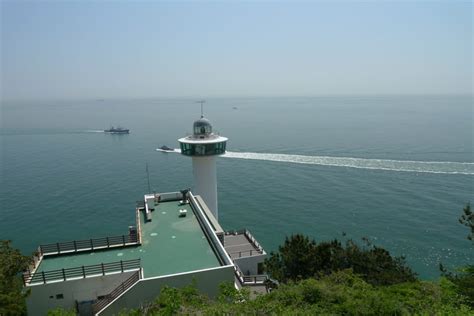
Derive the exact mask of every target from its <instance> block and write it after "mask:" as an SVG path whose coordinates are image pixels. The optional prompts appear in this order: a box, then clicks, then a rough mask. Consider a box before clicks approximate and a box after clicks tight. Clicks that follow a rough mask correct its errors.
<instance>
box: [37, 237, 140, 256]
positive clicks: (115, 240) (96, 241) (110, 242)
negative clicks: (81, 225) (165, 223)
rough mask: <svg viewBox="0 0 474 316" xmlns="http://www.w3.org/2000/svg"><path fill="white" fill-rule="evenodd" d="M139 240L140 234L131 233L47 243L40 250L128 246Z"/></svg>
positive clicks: (78, 249) (64, 250) (52, 252)
mask: <svg viewBox="0 0 474 316" xmlns="http://www.w3.org/2000/svg"><path fill="white" fill-rule="evenodd" d="M138 241H139V236H137V235H130V234H129V235H121V236H112V237H103V238H91V239H86V240H73V241H66V242H57V243H52V244H45V245H40V246H39V251H40V254H41V255H51V254H61V253H62V252H67V253H70V252H78V251H84V250H94V249H98V248H99V249H102V248H110V247H116V246H126V245H127V244H138Z"/></svg>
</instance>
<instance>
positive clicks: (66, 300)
mask: <svg viewBox="0 0 474 316" xmlns="http://www.w3.org/2000/svg"><path fill="white" fill-rule="evenodd" d="M134 272H135V271H133V272H124V273H116V274H109V275H105V276H98V277H89V278H85V279H77V280H70V281H63V282H54V283H46V284H42V285H34V286H29V287H28V289H30V290H31V293H30V295H29V296H28V298H27V300H26V303H27V307H28V315H30V316H31V315H33V316H35V315H46V314H47V313H48V310H50V309H53V308H56V307H63V308H65V309H75V308H76V301H78V302H81V301H90V300H95V299H97V296H100V295H105V294H108V293H110V292H112V291H113V290H114V289H115V288H116V287H117V286H118V285H119V284H120V283H122V282H123V281H125V280H126V279H127V278H129V277H130V276H131V275H132V274H133V273H134ZM58 294H62V295H63V298H62V299H56V295H58ZM51 297H52V298H51Z"/></svg>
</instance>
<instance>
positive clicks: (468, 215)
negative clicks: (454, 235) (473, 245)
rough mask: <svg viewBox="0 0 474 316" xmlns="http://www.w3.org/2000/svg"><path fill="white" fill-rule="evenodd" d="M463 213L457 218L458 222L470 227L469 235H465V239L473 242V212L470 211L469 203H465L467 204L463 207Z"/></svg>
mask: <svg viewBox="0 0 474 316" xmlns="http://www.w3.org/2000/svg"><path fill="white" fill-rule="evenodd" d="M463 213H464V214H462V215H461V217H460V218H459V223H461V224H463V225H464V226H467V227H469V228H470V229H471V232H470V233H469V235H467V239H469V240H471V241H472V242H474V213H473V212H472V211H471V204H470V203H467V205H466V206H465V207H464V209H463Z"/></svg>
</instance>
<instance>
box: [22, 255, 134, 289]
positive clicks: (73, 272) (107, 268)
mask: <svg viewBox="0 0 474 316" xmlns="http://www.w3.org/2000/svg"><path fill="white" fill-rule="evenodd" d="M140 268H141V263H140V259H132V260H126V261H116V262H109V263H100V264H95V265H90V266H81V267H75V268H66V269H59V270H50V271H37V272H34V273H32V272H30V271H25V272H24V273H23V282H24V284H25V285H26V284H30V283H46V282H49V281H57V280H62V281H66V280H67V279H71V278H85V277H87V276H92V275H106V274H108V273H111V272H124V271H128V270H134V269H140Z"/></svg>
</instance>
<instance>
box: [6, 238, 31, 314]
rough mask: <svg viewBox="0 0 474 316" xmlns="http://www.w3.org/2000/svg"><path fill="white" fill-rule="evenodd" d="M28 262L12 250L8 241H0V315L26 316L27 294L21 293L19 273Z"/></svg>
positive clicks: (27, 258)
mask: <svg viewBox="0 0 474 316" xmlns="http://www.w3.org/2000/svg"><path fill="white" fill-rule="evenodd" d="M30 261H31V258H29V257H27V256H23V255H22V254H21V253H20V251H19V250H17V249H14V248H12V247H11V242H10V241H9V240H0V315H2V316H4V315H5V316H6V315H26V304H25V297H26V296H27V294H28V292H26V291H23V282H22V280H21V277H20V275H19V273H20V272H22V271H23V270H25V269H26V268H27V267H28V264H29V263H30Z"/></svg>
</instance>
